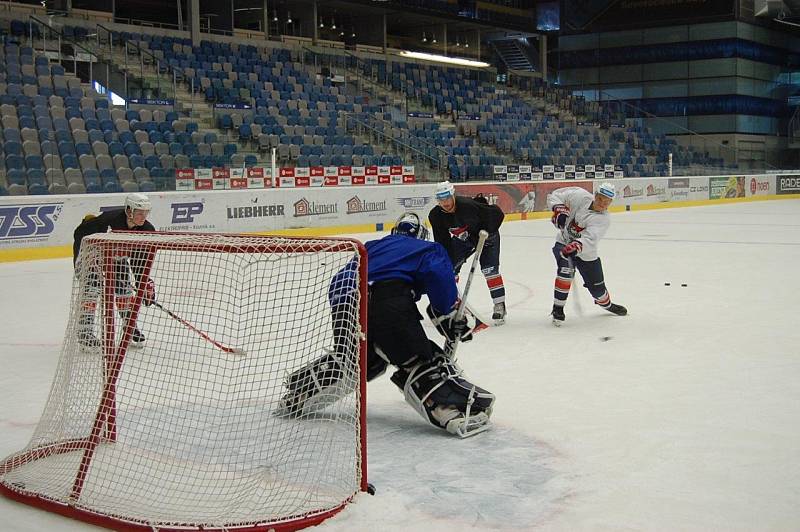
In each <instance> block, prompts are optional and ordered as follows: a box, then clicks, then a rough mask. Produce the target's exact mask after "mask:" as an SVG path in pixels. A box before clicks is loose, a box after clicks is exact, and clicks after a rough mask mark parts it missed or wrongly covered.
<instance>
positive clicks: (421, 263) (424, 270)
mask: <svg viewBox="0 0 800 532" xmlns="http://www.w3.org/2000/svg"><path fill="white" fill-rule="evenodd" d="M427 234H428V230H427V228H426V227H425V226H424V225H423V224H422V223H421V222H420V219H419V217H418V216H417V215H416V214H414V213H406V214H404V215H403V216H401V217H400V218H399V219H398V221H397V223H396V224H395V227H394V229H392V232H391V234H390V235H388V236H386V237H384V238H381V239H379V240H372V241H369V242H367V243H366V244H365V247H366V249H367V257H368V266H367V268H368V272H367V280H368V284H369V305H368V313H367V320H368V323H367V331H368V333H367V352H368V354H367V376H366V377H367V380H368V381H371V380H373V379H375V378H377V377H379V376H380V375H382V374H383V373H384V372H385V371H386V369H387V368H388V366H390V365H391V366H393V367H394V368H395V371H394V373H393V374H392V377H391V380H392V382H393V383H394V384H395V385H397V387H398V388H399V389H400V390H401V391H402V392H403V396H404V397H405V400H406V401H407V402H408V403H409V404H410V405H411V406H412V407H414V409H415V410H416V411H417V412H418V413H419V414H420V415H421V416H422V417H423V419H425V420H426V421H428V422H430V423H431V424H432V425H434V426H436V427H438V428H441V429H444V430H446V431H448V432H450V433H452V434H456V435H459V436H461V437H466V436H471V435H473V434H477V433H478V432H481V431H483V430H485V429H487V428H488V426H489V417H490V416H491V412H492V406H493V404H494V399H495V398H494V395H493V394H492V393H490V392H488V391H486V390H484V389H482V388H479V387H478V386H475V385H474V384H472V383H470V382H469V381H468V380H467V379H466V378H465V377H464V376H463V371H462V370H461V368H459V367H458V365H457V364H456V363H455V361H453V360H452V359H451V358H450V357H448V356H447V355H446V354H445V352H444V351H443V350H442V348H441V347H440V346H439V345H438V344H437V343H435V342H433V341H432V340H429V339H428V337H427V335H426V334H425V330H424V329H423V327H422V323H421V320H422V319H423V317H422V315H421V314H420V312H419V310H418V309H417V301H419V299H420V298H421V297H422V295H423V294H425V295H427V297H428V300H429V302H430V304H429V305H428V308H427V314H428V316H429V317H430V319H431V321H432V322H433V323H434V325H435V326H436V328H437V330H438V331H439V332H440V333H441V334H442V335H444V336H445V338H446V339H447V340H448V341H453V340H454V339H455V338H456V337H458V338H459V340H460V341H462V342H466V341H469V340H471V339H472V337H471V335H470V333H469V327H468V324H467V319H466V318H461V319H459V320H457V319H456V307H457V302H458V290H457V288H456V283H455V279H454V277H453V265H452V263H451V262H450V258H449V257H448V255H447V252H446V251H445V249H444V247H442V245H441V244H438V243H436V242H430V241H428V240H427ZM356 271H357V264H356V263H355V261H351V262H350V263H349V264H348V265H347V266H345V267H344V268H343V269H342V270H340V271H339V272H338V273H337V274H336V275H335V276H334V278H333V280H332V282H331V285H330V290H329V294H328V295H329V300H330V303H331V309H332V316H333V328H334V342H335V344H336V346H335V347H334V349H333V350H332V351H331V352H330V353H329V354H326V355H324V356H322V357H320V358H318V359H317V360H315V361H313V362H311V363H310V364H308V365H306V366H305V367H303V368H300V369H298V370H296V371H294V372H293V373H292V374H291V375H289V376H288V378H287V379H286V386H287V389H288V390H287V393H286V395H285V396H284V397H283V398H282V399H281V405H280V407H279V408H278V410H277V412H276V413H277V414H278V415H286V416H295V417H301V416H306V415H309V414H313V413H315V412H318V411H320V410H321V409H323V408H325V406H327V405H329V404H331V403H332V402H334V401H336V400H338V399H340V398H341V397H343V396H344V395H345V394H346V393H350V392H351V391H352V386H342V383H343V382H344V380H346V379H343V378H342V377H343V375H342V374H343V367H344V365H343V364H341V363H340V360H341V357H345V356H354V355H353V354H352V352H351V353H348V352H347V351H348V349H346V348H343V345H344V343H343V342H340V341H339V340H338V339H341V338H342V334H341V333H340V332H339V333H338V334H337V314H338V312H337V306H338V305H339V304H340V302H341V301H344V298H346V297H350V296H349V295H350V294H351V293H352V291H353V290H355V289H356ZM349 351H352V348H351V349H349Z"/></svg>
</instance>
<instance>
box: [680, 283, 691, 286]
mask: <svg viewBox="0 0 800 532" xmlns="http://www.w3.org/2000/svg"><path fill="white" fill-rule="evenodd" d="M681 286H689V285H688V284H686V283H681Z"/></svg>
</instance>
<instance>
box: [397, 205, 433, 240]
mask: <svg viewBox="0 0 800 532" xmlns="http://www.w3.org/2000/svg"><path fill="white" fill-rule="evenodd" d="M392 234H393V235H404V236H409V237H411V238H418V239H420V240H428V228H427V227H425V225H424V224H423V223H422V222H421V221H420V219H419V216H417V213H415V212H407V213H405V214H403V215H401V216H400V218H398V219H397V221H396V222H395V224H394V227H393V228H392Z"/></svg>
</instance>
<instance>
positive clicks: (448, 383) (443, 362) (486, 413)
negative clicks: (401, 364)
mask: <svg viewBox="0 0 800 532" xmlns="http://www.w3.org/2000/svg"><path fill="white" fill-rule="evenodd" d="M392 381H393V382H394V383H395V384H396V385H398V387H399V386H400V383H401V382H402V388H403V395H404V397H405V400H406V402H408V404H410V405H411V406H412V407H413V408H414V410H416V411H417V413H418V414H419V415H420V416H422V418H423V419H425V420H427V421H428V422H429V423H431V424H432V425H434V426H435V427H439V428H442V429H445V430H446V431H447V432H450V433H451V434H456V435H458V436H461V437H462V438H465V437H468V436H473V435H475V434H477V433H479V432H482V431H484V430H486V429H487V428H489V418H490V416H491V414H492V407H493V406H494V400H495V396H494V394H492V393H491V392H489V391H487V390H484V389H483V388H480V387H478V386H476V385H474V384H472V383H471V382H469V381H468V380H467V379H465V378H464V377H463V372H462V370H461V368H459V367H458V365H457V364H455V363H454V362H452V361H450V360H448V359H447V358H446V357H442V356H439V357H436V358H435V359H434V360H433V361H430V362H423V363H420V364H417V365H416V366H414V367H413V368H411V369H410V370H405V369H403V368H401V369H400V370H398V371H397V372H396V373H395V374H394V375H393V376H392ZM403 381H404V382H403Z"/></svg>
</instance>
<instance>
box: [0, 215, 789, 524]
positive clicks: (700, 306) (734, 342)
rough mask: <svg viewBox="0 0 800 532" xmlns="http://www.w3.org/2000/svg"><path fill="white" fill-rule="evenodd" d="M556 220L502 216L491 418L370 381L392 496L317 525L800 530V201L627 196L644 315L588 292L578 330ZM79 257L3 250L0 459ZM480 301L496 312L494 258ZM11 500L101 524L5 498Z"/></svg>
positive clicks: (43, 520) (47, 360)
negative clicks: (649, 206)
mask: <svg viewBox="0 0 800 532" xmlns="http://www.w3.org/2000/svg"><path fill="white" fill-rule="evenodd" d="M357 236H359V237H360V238H362V239H372V238H377V237H379V236H381V235H379V234H375V233H372V234H365V235H357ZM553 237H554V231H553V229H552V226H551V225H550V224H549V223H548V221H547V220H536V221H527V222H513V223H511V222H509V223H506V224H505V225H504V226H503V228H502V261H501V267H502V273H503V277H504V279H505V285H506V289H507V294H508V295H507V297H508V303H507V304H508V319H507V323H506V324H505V325H503V326H501V327H497V328H491V329H489V330H486V331H484V332H481V333H480V334H479V335H478V336H477V337H476V338H475V340H474V341H472V342H470V343H466V344H462V345H461V346H460V347H459V353H458V355H459V361H460V363H461V364H462V366H463V367H464V369H465V370H466V373H467V375H468V377H469V378H470V379H471V380H472V381H474V382H475V383H476V384H479V385H480V386H482V387H485V388H487V389H488V390H491V391H492V392H494V393H495V394H496V395H497V403H496V408H495V411H494V414H493V417H492V419H493V422H494V426H493V428H492V429H491V430H490V431H488V432H485V433H482V434H479V435H477V436H475V437H473V438H470V439H465V440H459V439H458V438H455V437H453V436H450V435H448V434H446V433H445V432H443V431H440V430H437V429H434V428H433V427H431V426H428V425H426V424H425V423H424V422H423V421H422V419H421V418H419V417H418V415H417V414H416V413H415V412H414V411H412V410H411V408H410V407H409V406H408V405H407V404H406V403H405V402H404V401H403V399H402V397H401V395H400V393H399V392H398V390H397V389H396V388H395V387H394V385H392V384H391V383H390V381H389V379H388V378H387V376H383V377H381V378H380V379H379V380H377V381H375V382H372V383H370V385H369V388H368V406H369V409H368V430H369V448H368V455H369V462H368V467H369V480H370V482H372V483H373V484H374V485H375V487H376V489H377V494H376V495H375V496H370V495H367V494H359V495H358V496H357V497H356V499H355V501H354V503H353V504H351V505H349V506H348V507H347V508H346V509H345V510H344V511H343V512H342V513H341V514H339V515H338V516H336V517H335V518H333V519H331V520H329V521H327V522H326V523H324V524H323V525H321V526H320V527H318V529H319V530H326V531H348V532H349V531H374V530H381V532H390V531H400V530H403V531H412V530H425V531H443V532H444V531H446V532H455V531H456V530H459V531H461V530H481V531H483V530H498V531H500V530H570V531H571V530H591V531H612V530H613V531H617V530H642V531H675V530H681V531H754V530H759V531H762V530H771V531H790V530H794V531H796V530H800V326H798V319H797V318H798V296H799V295H800V280H798V276H797V269H798V264H800V200H783V201H768V202H757V203H738V204H726V205H717V206H708V207H695V208H683V209H667V210H655V211H638V212H627V213H617V214H614V215H613V216H612V224H611V229H610V231H609V233H608V235H607V236H606V238H605V239H604V240H603V242H602V243H601V245H600V252H601V256H602V259H603V267H604V270H605V275H606V282H607V286H608V288H609V291H610V292H611V295H612V298H613V300H614V301H615V302H618V303H620V304H623V305H625V306H626V307H628V310H629V312H630V314H629V315H628V316H627V317H616V316H612V315H610V314H608V313H607V312H605V311H603V310H602V309H600V308H598V307H596V306H595V305H594V304H593V303H592V300H591V298H590V296H589V295H588V293H587V292H586V291H585V290H581V292H580V293H579V294H578V297H579V300H580V306H579V307H578V306H577V305H576V304H575V302H574V301H572V302H570V303H568V304H567V307H566V312H567V320H566V322H565V324H564V325H563V326H562V327H561V328H555V327H553V326H552V325H551V324H550V320H549V318H548V313H549V311H550V307H551V305H552V297H553V295H552V286H553V277H554V273H555V267H554V260H553V258H552V254H551V252H550V248H551V246H552V243H553ZM465 271H466V269H465ZM71 275H72V264H71V261H69V260H66V259H65V260H51V261H39V262H30V263H14V264H0V295H1V296H2V299H0V301H2V302H1V303H0V323H2V324H3V327H2V331H3V334H2V336H0V368H2V369H0V457H2V456H5V455H7V454H10V453H11V452H14V451H16V450H19V449H21V448H23V447H24V446H25V445H26V444H27V442H28V439H29V437H30V435H31V432H32V430H33V428H34V426H35V423H36V421H37V420H38V418H39V415H40V411H41V409H42V407H43V405H44V402H45V400H46V398H47V394H48V390H49V385H50V381H51V378H52V376H53V374H54V371H55V366H56V362H57V357H58V352H59V344H60V342H61V340H62V335H63V331H64V327H65V324H66V317H67V308H66V307H67V302H68V297H69V290H70V277H71ZM665 283H670V286H665ZM682 284H686V285H687V286H685V287H684V286H682ZM574 298H575V293H574V291H573V294H572V296H571V299H574ZM469 299H470V301H471V302H472V303H473V304H474V306H476V307H478V309H479V310H483V311H484V312H487V313H488V312H489V310H490V308H491V304H490V301H489V296H488V290H487V289H486V287H485V284H484V283H483V281H482V278H481V276H480V274H478V276H477V278H476V282H475V284H474V291H473V293H472V294H471V296H470V298H469ZM430 334H431V335H432V336H433V335H435V334H436V333H435V332H434V331H432V330H431V331H430ZM0 516H2V517H0V519H2V522H1V523H0V530H4V531H5V530H8V531H13V532H17V531H37V532H38V531H42V530H48V531H58V532H60V531H76V530H87V529H91V527H90V526H89V525H84V524H82V523H80V522H77V521H71V520H69V519H67V518H62V517H60V516H56V515H53V514H49V513H47V512H43V511H40V510H36V509H33V508H31V507H28V506H25V505H21V504H17V503H14V502H12V501H9V500H7V499H5V498H1V497H0Z"/></svg>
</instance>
